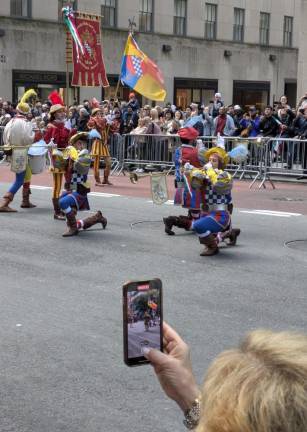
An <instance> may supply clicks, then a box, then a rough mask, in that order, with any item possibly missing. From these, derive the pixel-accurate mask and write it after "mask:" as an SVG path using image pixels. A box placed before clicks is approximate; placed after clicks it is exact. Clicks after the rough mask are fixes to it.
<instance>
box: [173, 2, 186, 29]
mask: <svg viewBox="0 0 307 432" xmlns="http://www.w3.org/2000/svg"><path fill="white" fill-rule="evenodd" d="M186 20H187V0H175V15H174V34H175V35H178V36H185V35H186Z"/></svg>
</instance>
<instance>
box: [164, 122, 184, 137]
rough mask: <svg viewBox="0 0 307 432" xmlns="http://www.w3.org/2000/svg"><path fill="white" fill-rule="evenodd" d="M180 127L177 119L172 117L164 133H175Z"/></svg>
mask: <svg viewBox="0 0 307 432" xmlns="http://www.w3.org/2000/svg"><path fill="white" fill-rule="evenodd" d="M180 128H181V125H180V123H179V121H177V120H175V119H173V120H172V122H171V127H170V128H169V129H168V130H167V132H166V134H167V135H177V134H178V131H179V129H180Z"/></svg>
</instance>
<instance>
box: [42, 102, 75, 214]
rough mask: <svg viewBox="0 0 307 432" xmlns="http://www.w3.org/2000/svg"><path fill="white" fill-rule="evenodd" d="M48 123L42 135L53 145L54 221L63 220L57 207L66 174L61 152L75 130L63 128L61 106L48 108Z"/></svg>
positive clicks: (51, 169) (62, 108)
mask: <svg viewBox="0 0 307 432" xmlns="http://www.w3.org/2000/svg"><path fill="white" fill-rule="evenodd" d="M49 115H50V122H49V123H48V125H47V129H46V131H45V134H44V140H45V142H46V143H47V144H49V143H50V142H51V141H53V143H54V148H53V150H52V163H53V164H52V165H53V166H51V168H50V171H51V172H52V175H53V191H52V203H53V208H54V219H57V220H65V216H64V215H63V214H62V212H61V209H60V206H59V198H60V194H61V189H62V181H63V175H65V173H66V163H65V160H64V158H63V153H62V150H64V149H66V147H67V146H68V145H69V144H68V143H69V139H70V137H71V136H72V135H73V134H74V133H75V130H69V129H67V128H66V127H65V118H66V113H65V107H64V106H63V105H61V104H55V105H52V106H51V108H50V112H49Z"/></svg>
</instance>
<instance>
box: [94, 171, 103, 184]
mask: <svg viewBox="0 0 307 432" xmlns="http://www.w3.org/2000/svg"><path fill="white" fill-rule="evenodd" d="M94 177H95V186H103V184H102V183H101V180H100V175H99V172H98V173H95V174H94Z"/></svg>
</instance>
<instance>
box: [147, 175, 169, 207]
mask: <svg viewBox="0 0 307 432" xmlns="http://www.w3.org/2000/svg"><path fill="white" fill-rule="evenodd" d="M150 183H151V195H152V200H153V202H154V203H155V204H163V203H165V202H166V201H168V190H167V183H166V175H165V174H160V173H159V174H155V173H153V174H152V175H151V176H150Z"/></svg>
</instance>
